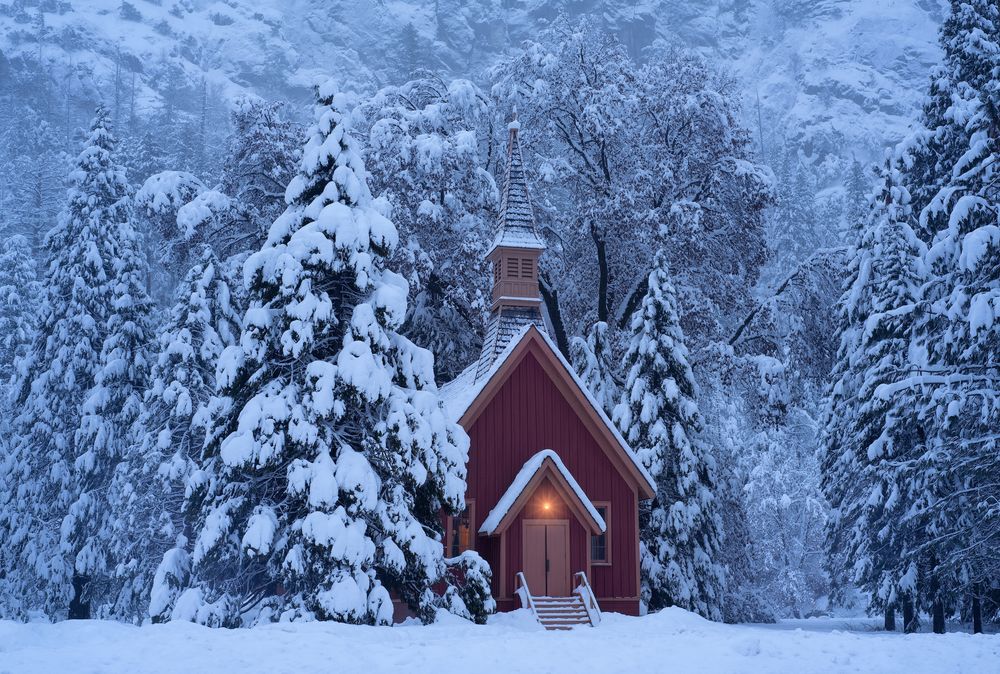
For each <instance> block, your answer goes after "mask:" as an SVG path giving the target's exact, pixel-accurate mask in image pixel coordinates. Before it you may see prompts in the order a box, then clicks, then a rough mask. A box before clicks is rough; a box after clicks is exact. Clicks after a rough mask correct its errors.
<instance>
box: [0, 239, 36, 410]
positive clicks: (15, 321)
mask: <svg viewBox="0 0 1000 674" xmlns="http://www.w3.org/2000/svg"><path fill="white" fill-rule="evenodd" d="M40 293H41V288H40V286H39V284H38V281H37V279H36V276H35V258H34V256H33V255H32V253H31V243H29V241H28V239H27V237H25V236H22V235H20V234H14V235H13V236H10V237H8V238H6V239H4V240H3V242H2V243H0V395H2V394H3V391H6V386H7V384H8V383H9V382H10V381H11V377H12V376H13V374H14V362H15V361H16V360H19V359H21V358H23V357H24V355H25V353H27V348H28V345H29V344H30V342H31V337H32V329H33V326H34V323H35V316H36V312H37V309H38V300H39V297H40ZM3 399H4V400H6V396H4V398H3Z"/></svg>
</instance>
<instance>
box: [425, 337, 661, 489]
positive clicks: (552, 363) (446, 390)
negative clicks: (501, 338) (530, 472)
mask: <svg viewBox="0 0 1000 674" xmlns="http://www.w3.org/2000/svg"><path fill="white" fill-rule="evenodd" d="M529 352H531V353H533V354H534V355H535V356H536V357H537V358H538V360H539V362H540V363H541V365H542V367H543V368H544V369H545V370H546V372H547V373H548V374H549V376H550V377H551V379H552V381H553V383H555V384H556V386H557V388H559V389H560V392H561V393H562V394H563V395H564V396H566V398H568V399H569V400H570V401H571V402H576V405H574V409H576V410H577V412H578V414H579V416H580V418H581V420H582V421H583V422H584V424H585V425H587V426H588V427H589V429H590V431H591V433H592V434H593V435H594V436H595V438H596V439H598V444H599V445H600V446H601V448H602V449H604V450H605V452H606V453H607V454H608V455H609V458H611V460H612V463H613V464H615V466H616V467H617V468H618V470H619V472H621V473H623V474H624V475H628V476H629V477H630V478H631V481H632V482H634V483H635V484H636V486H637V488H638V489H639V498H640V499H651V498H653V497H654V496H655V495H656V483H655V482H654V481H653V478H652V476H651V475H650V474H649V471H647V470H646V468H645V466H643V465H642V463H641V462H640V461H639V457H637V456H636V455H635V452H633V451H632V448H631V447H629V445H628V443H627V442H626V441H625V438H623V437H622V436H621V433H619V432H618V428H617V427H616V426H615V425H614V423H613V422H612V421H611V420H610V419H609V418H608V415H607V414H605V413H604V410H603V409H602V408H601V406H600V405H599V404H598V403H597V401H596V400H594V397H593V396H592V395H591V394H590V391H589V390H588V389H587V387H586V385H584V383H583V382H582V381H580V378H579V377H577V375H576V372H575V371H574V370H573V368H572V366H570V364H569V363H568V362H566V359H565V358H563V356H562V354H561V353H559V349H558V348H557V347H556V345H555V344H553V343H552V340H551V339H549V336H548V335H547V334H545V333H544V332H542V331H541V330H539V329H538V328H537V327H536V326H535V325H534V324H529V325H526V326H524V327H523V328H521V330H520V331H519V333H518V334H517V335H516V336H515V337H514V338H513V339H511V340H510V342H509V343H508V344H507V347H506V348H505V349H504V350H503V352H501V353H500V354H499V355H498V356H497V357H496V359H495V360H494V361H493V365H492V367H491V368H490V370H489V372H488V373H487V374H486V375H485V376H476V369H477V366H478V363H473V364H472V365H470V366H469V367H468V368H466V370H465V371H464V372H462V374H460V375H459V376H458V377H456V378H455V379H454V380H453V381H451V382H449V383H448V384H445V385H444V386H443V387H441V397H442V400H443V402H444V406H445V410H446V411H447V412H448V416H449V417H450V419H451V420H452V421H455V422H457V423H459V424H461V426H462V427H463V428H465V429H468V428H471V427H472V424H473V423H474V422H475V420H476V419H477V418H478V417H479V414H480V413H482V411H483V410H484V409H485V408H486V405H487V403H489V401H490V400H492V399H493V396H494V395H495V394H496V393H497V392H498V391H499V390H500V387H501V386H503V384H504V382H506V381H507V379H508V378H509V377H510V375H511V374H512V373H513V371H514V368H515V366H516V365H517V364H518V363H520V362H521V360H523V358H524V356H525V355H526V354H527V353H529Z"/></svg>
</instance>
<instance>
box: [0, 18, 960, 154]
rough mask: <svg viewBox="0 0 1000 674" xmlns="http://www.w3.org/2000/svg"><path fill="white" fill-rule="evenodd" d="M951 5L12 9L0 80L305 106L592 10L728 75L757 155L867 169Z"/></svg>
mask: <svg viewBox="0 0 1000 674" xmlns="http://www.w3.org/2000/svg"><path fill="white" fill-rule="evenodd" d="M944 10H945V5H944V2H943V0H691V1H682V0H606V1H603V2H602V1H598V0H368V1H367V2H358V1H357V0H337V1H333V2H331V1H330V0H227V1H225V2H200V1H197V0H131V1H130V2H122V1H121V0H72V1H65V0H62V1H61V0H36V2H34V3H32V2H30V0H14V1H11V0H7V1H6V2H0V50H2V53H3V56H4V59H0V77H2V76H3V70H4V67H6V68H14V69H20V71H21V72H25V70H26V69H31V68H36V69H38V73H39V76H40V77H44V78H46V79H47V80H49V81H50V82H51V83H52V84H53V85H55V87H56V88H57V89H59V90H60V91H62V92H63V93H64V95H65V96H67V98H70V97H72V96H74V95H76V96H77V97H86V95H87V92H100V95H101V96H102V97H103V98H104V99H105V100H108V99H109V98H113V97H115V96H118V97H122V96H124V95H127V96H128V98H129V99H130V100H131V98H132V95H133V89H132V82H133V80H132V76H133V73H134V74H135V78H136V79H135V82H136V86H135V99H136V101H137V105H139V106H147V107H151V106H156V105H158V104H159V101H160V100H161V98H162V97H163V95H164V93H165V92H166V91H167V90H168V88H169V83H170V81H171V80H172V79H173V80H176V79H177V78H178V76H179V77H180V78H182V79H186V80H187V81H188V82H192V83H193V82H199V81H200V80H201V78H202V77H204V78H205V80H206V82H207V83H208V84H209V85H211V86H213V87H214V88H215V89H216V90H217V91H218V92H220V93H221V95H223V96H224V97H225V96H233V95H236V94H237V93H239V92H241V91H246V90H250V91H254V92H257V93H260V94H262V95H265V96H269V97H280V98H289V99H291V100H293V101H305V100H307V97H308V89H309V86H310V85H311V84H312V83H313V82H315V81H316V80H317V79H318V78H320V77H322V76H325V75H328V74H330V73H333V74H335V75H337V76H338V77H340V78H341V79H342V80H344V81H345V82H349V83H353V84H354V85H356V86H357V87H359V88H361V89H372V88H375V87H376V86H378V85H380V84H384V83H386V82H390V81H394V80H399V79H401V78H402V77H404V76H405V74H406V73H408V72H409V71H411V70H412V69H413V68H421V67H422V68H431V69H435V70H442V71H445V72H447V73H449V74H452V75H460V76H466V77H472V78H473V79H475V78H477V76H478V75H479V74H480V73H481V72H482V70H483V69H484V68H486V67H488V66H489V65H490V64H491V63H492V62H493V61H494V60H495V59H496V57H497V56H498V55H499V54H502V53H503V52H504V51H505V50H508V49H511V48H513V47H515V46H516V45H518V44H519V43H520V42H521V41H523V40H525V39H530V38H531V37H533V36H534V35H536V34H537V33H538V31H539V30H541V29H542V28H544V27H545V26H547V25H548V24H550V23H551V22H552V21H553V20H554V19H555V18H556V17H557V16H558V15H559V14H560V13H566V14H569V15H579V14H583V13H587V14H590V15H591V16H593V17H594V18H595V20H598V21H600V22H602V23H603V24H604V25H605V26H606V27H607V28H608V30H610V31H613V32H614V33H616V34H617V35H618V36H619V37H620V39H621V40H622V41H623V43H624V44H626V45H627V46H628V48H629V49H630V50H631V51H632V53H633V54H634V55H635V56H636V57H638V58H642V57H643V56H644V55H646V54H648V53H649V50H650V49H654V48H656V46H658V45H664V44H669V45H682V46H686V47H690V48H692V49H695V50H697V51H698V52H700V53H702V54H704V55H705V56H707V57H708V58H710V59H712V60H714V61H716V62H718V63H720V64H721V65H722V66H723V67H725V68H727V69H729V70H731V72H732V73H733V74H734V75H736V76H737V77H738V78H739V79H740V80H741V81H742V82H743V86H744V89H745V92H746V109H747V120H748V123H749V124H750V126H751V127H752V128H754V129H755V131H758V132H759V133H760V135H762V141H763V149H764V151H765V154H766V153H767V152H768V148H769V146H773V145H775V144H777V143H779V142H781V140H782V139H785V140H787V141H788V142H790V143H791V144H793V145H794V146H796V147H798V148H799V150H800V152H801V154H802V155H803V156H804V157H805V158H807V159H809V160H812V161H820V160H822V158H823V157H825V156H827V155H829V154H831V153H832V154H834V155H839V156H845V155H847V156H849V155H851V154H853V155H855V156H857V157H858V158H859V159H864V160H867V159H871V158H873V157H875V156H877V154H878V153H879V148H880V147H881V146H883V145H885V144H887V143H888V142H891V141H892V140H894V139H896V138H898V137H899V136H900V135H901V134H902V133H903V131H904V129H905V128H906V126H907V125H908V124H909V123H910V121H911V120H912V119H913V118H914V116H915V114H916V112H917V110H918V108H919V100H920V96H921V92H922V91H923V90H924V89H925V85H926V79H927V76H928V73H929V70H930V68H931V67H932V65H933V64H934V63H935V62H936V61H937V59H938V56H939V55H938V49H937V45H936V31H937V26H938V25H939V23H940V21H941V18H942V16H943V12H944ZM4 60H5V61H6V64H4V63H3V61H4ZM39 63H40V67H39ZM124 90H127V93H123V91H124ZM758 102H759V112H760V115H759V119H758ZM81 105H82V102H81Z"/></svg>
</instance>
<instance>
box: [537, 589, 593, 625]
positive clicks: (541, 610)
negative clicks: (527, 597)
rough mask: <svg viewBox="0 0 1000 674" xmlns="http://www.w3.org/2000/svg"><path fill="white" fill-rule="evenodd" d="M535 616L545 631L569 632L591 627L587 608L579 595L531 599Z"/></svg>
mask: <svg viewBox="0 0 1000 674" xmlns="http://www.w3.org/2000/svg"><path fill="white" fill-rule="evenodd" d="M532 602H533V603H534V605H535V615H536V616H537V617H538V622H540V623H542V627H544V628H545V629H547V630H569V629H573V628H574V627H577V626H579V625H587V626H588V627H589V626H590V625H591V622H590V616H589V615H588V614H587V608H586V606H584V604H583V599H581V598H580V596H579V595H576V594H574V595H571V596H569V597H532Z"/></svg>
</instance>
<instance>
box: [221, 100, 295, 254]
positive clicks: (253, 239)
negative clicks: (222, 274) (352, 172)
mask: <svg viewBox="0 0 1000 674" xmlns="http://www.w3.org/2000/svg"><path fill="white" fill-rule="evenodd" d="M285 113H286V111H285V109H284V106H283V105H282V104H281V103H275V102H271V101H265V100H261V99H256V98H250V97H245V98H241V99H239V100H237V101H236V106H235V110H234V111H233V114H232V126H233V133H232V138H231V140H230V142H229V151H228V152H227V154H226V160H225V162H224V164H223V169H222V181H221V183H220V191H221V192H222V193H223V194H225V195H227V196H228V197H229V198H230V199H232V200H233V202H234V203H235V208H236V210H237V211H238V217H237V218H235V219H234V221H232V222H230V223H229V226H228V227H226V228H225V229H224V230H223V231H220V232H216V233H214V235H213V239H217V240H215V241H214V242H213V243H214V245H215V246H216V251H217V252H218V253H219V255H221V256H222V257H223V258H225V257H228V256H230V255H235V254H240V253H248V252H251V251H256V250H260V248H261V246H262V245H263V244H264V241H265V239H266V238H267V231H268V229H269V228H270V227H271V223H272V222H274V220H275V219H276V218H277V217H278V216H279V215H281V211H282V210H283V208H284V195H285V186H286V185H288V181H289V180H291V179H292V176H293V175H295V169H296V167H297V166H298V156H299V151H300V149H301V148H300V144H301V141H302V139H301V137H302V128H301V127H300V126H299V125H298V124H296V123H294V122H292V121H289V120H288V119H286V116H285Z"/></svg>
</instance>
